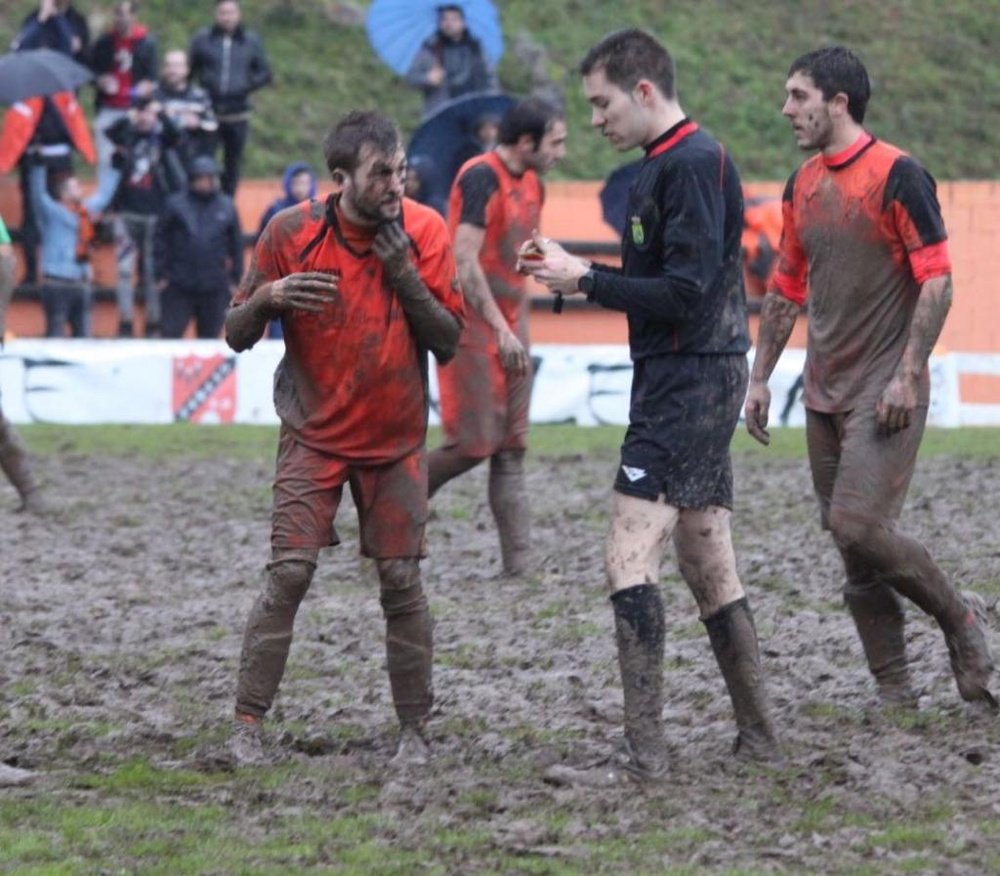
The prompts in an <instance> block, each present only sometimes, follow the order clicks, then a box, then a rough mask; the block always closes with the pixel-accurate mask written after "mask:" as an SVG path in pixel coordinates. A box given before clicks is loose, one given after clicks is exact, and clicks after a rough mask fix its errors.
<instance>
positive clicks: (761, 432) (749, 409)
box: [744, 292, 799, 444]
mask: <svg viewBox="0 0 1000 876" xmlns="http://www.w3.org/2000/svg"><path fill="white" fill-rule="evenodd" d="M798 315H799V305H798V304H796V303H795V302H794V301H790V300H789V299H787V298H785V297H784V296H783V295H779V294H778V293H777V292H768V293H767V295H765V296H764V303H763V305H762V306H761V311H760V327H759V329H758V333H757V350H756V352H755V354H754V358H753V368H752V369H751V370H750V386H749V388H748V389H747V400H746V408H745V410H744V414H745V416H746V422H747V431H748V432H749V433H750V434H751V435H753V437H754V438H756V439H757V440H758V441H759V442H760V443H761V444H768V443H770V441H771V435H770V433H769V432H768V431H767V414H768V409H769V408H770V407H771V390H769V389H768V388H767V380H768V378H769V377H770V376H771V372H772V371H774V366H775V365H777V364H778V357H779V356H780V355H781V351H782V350H784V349H785V344H787V343H788V339H789V337H791V334H792V329H793V328H794V327H795V320H796V318H797V317H798Z"/></svg>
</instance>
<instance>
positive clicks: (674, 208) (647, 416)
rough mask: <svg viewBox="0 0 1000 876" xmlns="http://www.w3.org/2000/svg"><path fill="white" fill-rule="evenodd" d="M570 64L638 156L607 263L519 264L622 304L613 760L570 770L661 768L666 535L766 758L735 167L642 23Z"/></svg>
mask: <svg viewBox="0 0 1000 876" xmlns="http://www.w3.org/2000/svg"><path fill="white" fill-rule="evenodd" d="M580 70H581V73H582V74H583V90H584V94H585V95H586V97H587V100H588V101H589V102H590V105H591V124H592V125H593V126H594V127H595V128H597V129H598V130H599V131H600V132H601V133H602V134H603V135H604V136H605V137H607V138H608V140H610V141H611V143H612V144H613V145H614V146H615V147H616V148H617V149H619V150H620V151H625V150H628V149H634V148H637V147H639V148H642V149H643V151H644V152H645V160H644V161H643V163H642V165H641V168H640V170H639V176H638V178H637V180H636V182H635V184H634V185H633V188H632V190H631V193H630V196H629V203H628V211H627V214H626V215H627V217H628V220H627V225H626V230H625V235H624V237H623V239H622V267H621V269H610V268H607V267H604V266H600V265H596V264H590V263H588V262H586V261H584V260H582V259H579V258H576V257H575V256H572V255H569V254H568V253H567V252H565V251H564V250H563V249H562V248H561V247H560V246H558V244H555V243H552V242H550V241H546V240H543V239H541V238H538V237H537V236H536V237H535V240H534V244H535V247H536V249H538V250H539V251H541V253H542V254H543V256H544V258H543V259H542V261H541V262H524V263H523V265H522V267H523V268H524V270H527V271H529V272H530V273H532V274H533V275H534V276H535V277H536V279H538V280H540V281H541V282H543V283H545V284H546V285H547V286H549V287H550V288H551V290H552V291H554V292H562V293H563V294H567V295H572V294H584V295H586V296H587V299H588V300H589V301H592V302H595V303H597V304H599V305H601V306H602V307H607V308H610V309H612V310H619V311H622V312H624V313H625V314H626V316H627V317H628V325H629V346H630V348H631V355H632V359H633V361H634V363H635V364H634V374H633V379H632V399H631V408H630V411H629V426H628V431H627V432H626V434H625V440H624V443H623V444H622V449H621V465H620V467H619V469H618V475H617V478H616V479H615V484H614V501H613V509H612V521H611V531H610V533H609V535H608V540H607V546H606V553H605V565H606V571H607V579H608V584H609V586H610V589H611V602H612V605H613V607H614V616H615V632H616V639H617V644H618V659H619V666H620V669H621V676H622V685H623V687H624V693H625V737H626V742H627V757H626V759H625V761H624V763H623V764H621V766H609V767H607V768H604V769H601V770H598V771H596V772H595V771H584V772H583V773H579V774H578V775H577V776H576V778H578V779H579V780H580V781H582V782H589V781H591V780H593V781H596V782H601V783H604V782H614V781H617V780H618V779H619V778H622V777H627V776H640V777H658V776H661V775H662V774H663V773H664V772H665V770H666V766H667V764H666V753H665V748H664V742H663V726H662V725H663V721H662V711H663V645H664V616H663V601H662V599H661V597H660V593H659V587H658V581H659V575H660V560H661V556H662V553H663V546H664V543H665V542H666V540H667V539H668V538H670V537H671V536H673V540H674V546H675V548H676V550H677V559H678V564H679V566H680V570H681V574H682V575H683V576H684V580H685V581H686V582H687V583H688V586H689V587H690V588H691V591H692V593H693V594H694V597H695V600H696V601H697V603H698V608H699V610H700V615H701V619H702V621H703V622H704V623H705V627H706V629H707V631H708V637H709V639H710V641H711V643H712V648H713V650H714V652H715V656H716V659H717V660H718V663H719V668H720V669H721V671H722V675H723V677H724V678H725V681H726V686H727V688H728V690H729V694H730V697H731V699H732V702H733V708H734V711H735V714H736V724H737V727H738V728H739V733H738V735H737V738H736V746H735V750H736V751H737V752H738V753H739V754H740V755H742V756H749V757H752V758H755V759H761V760H779V759H780V758H781V753H780V749H779V746H778V742H777V740H776V737H775V732H774V728H773V723H772V720H771V716H770V713H769V709H768V704H767V698H766V694H765V690H764V684H763V677H762V673H761V666H760V655H759V651H758V646H757V633H756V630H755V627H754V622H753V617H752V615H751V612H750V606H749V603H748V601H747V597H746V594H745V593H744V591H743V587H742V585H741V583H740V580H739V577H738V576H737V573H736V558H735V556H734V553H733V545H732V538H731V536H730V513H731V510H730V509H731V508H732V503H733V477H732V466H731V461H730V455H729V443H730V440H731V439H732V436H733V432H734V430H735V429H736V424H737V422H738V420H739V413H740V409H741V407H742V404H743V397H744V392H745V390H746V385H747V361H746V353H747V349H748V348H749V331H748V326H747V313H746V300H745V297H744V293H743V286H742V280H741V269H740V237H741V234H742V229H743V196H742V192H741V188H740V179H739V174H738V173H737V171H736V167H735V166H734V164H733V162H732V160H731V159H730V158H729V156H728V154H727V153H726V151H725V149H724V148H723V147H722V145H721V144H719V143H718V142H717V141H716V140H714V139H713V138H712V137H710V136H709V135H708V134H706V133H705V132H704V131H701V130H700V129H699V127H698V125H697V124H696V123H695V122H693V121H692V120H691V119H689V118H688V117H687V116H686V115H685V114H684V111H683V110H682V109H681V106H680V104H679V102H678V98H677V92H676V87H675V82H674V64H673V60H672V58H671V56H670V54H669V52H668V51H667V49H666V48H665V47H664V46H663V45H661V44H660V43H659V42H658V41H657V40H656V39H655V38H654V37H653V36H651V35H650V34H648V33H646V32H644V31H641V30H637V29H629V30H622V31H618V32H616V33H612V34H610V35H608V36H606V37H605V38H604V39H602V40H601V41H600V42H599V43H598V44H597V45H596V46H594V47H593V48H592V49H591V50H590V51H589V52H588V53H587V55H586V57H585V58H584V60H583V63H582V64H581V67H580Z"/></svg>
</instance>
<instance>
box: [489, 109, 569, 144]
mask: <svg viewBox="0 0 1000 876" xmlns="http://www.w3.org/2000/svg"><path fill="white" fill-rule="evenodd" d="M563 118H564V114H563V111H562V109H561V108H560V107H558V106H556V105H555V104H554V103H551V102H550V101H547V100H544V99H543V98H541V97H526V98H525V99H524V100H519V101H518V102H517V103H515V104H514V105H513V106H512V107H510V108H509V109H508V110H507V112H505V113H504V114H503V118H502V119H500V130H499V132H498V133H497V142H499V143H501V144H503V145H504V146H513V145H514V144H516V143H517V141H518V140H520V139H521V137H523V136H524V135H525V134H528V135H529V136H530V137H531V141H532V142H533V143H534V144H535V148H536V149H537V148H538V147H539V145H540V144H541V142H542V138H543V137H544V136H545V135H546V133H547V132H548V131H550V130H551V129H552V125H553V124H555V123H556V122H557V121H561V120H562V119H563Z"/></svg>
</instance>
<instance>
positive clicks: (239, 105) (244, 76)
mask: <svg viewBox="0 0 1000 876" xmlns="http://www.w3.org/2000/svg"><path fill="white" fill-rule="evenodd" d="M241 15H242V13H241V11H240V4H239V3H238V2H237V0H216V2H215V24H214V25H213V26H212V27H206V28H202V29H201V30H200V31H198V33H196V34H195V35H194V38H193V39H192V40H191V48H190V51H189V52H188V56H189V57H190V59H191V77H192V79H194V80H195V81H197V82H198V83H199V84H200V85H201V86H202V87H203V88H204V89H205V90H206V91H207V92H208V94H209V96H210V97H211V98H212V108H213V109H214V110H215V115H216V117H217V118H218V120H219V141H220V142H221V143H222V155H223V167H224V169H223V173H222V190H223V191H224V192H225V193H226V194H228V195H233V194H234V193H235V192H236V186H237V185H238V184H239V181H240V167H241V165H242V163H243V149H244V147H245V146H246V140H247V133H248V131H249V128H250V109H251V107H250V101H249V97H250V95H251V94H252V93H253V92H254V91H256V90H257V89H258V88H263V87H264V86H265V85H268V84H269V83H270V82H271V67H270V65H269V64H268V61H267V55H266V54H265V53H264V44H263V43H262V42H261V39H260V37H259V36H257V34H256V33H254V32H253V31H252V30H248V29H247V28H245V27H244V26H243V24H242V23H241Z"/></svg>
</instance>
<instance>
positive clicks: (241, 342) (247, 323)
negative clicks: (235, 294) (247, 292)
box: [226, 265, 270, 352]
mask: <svg viewBox="0 0 1000 876" xmlns="http://www.w3.org/2000/svg"><path fill="white" fill-rule="evenodd" d="M265 282H266V281H265V278H264V276H263V275H262V274H261V273H260V271H258V270H257V267H256V265H251V266H250V270H249V271H248V272H247V275H246V277H244V278H243V287H245V288H248V289H253V290H257V289H259V288H260V287H261V286H262V285H264V283H265ZM252 300H253V295H251V296H250V298H249V299H247V301H246V302H245V303H244V304H238V305H236V306H235V307H231V308H230V309H229V312H228V313H227V314H226V342H227V343H228V344H229V346H230V347H232V348H233V349H234V350H236V352H240V351H242V350H249V349H250V348H251V347H252V346H253V345H254V344H256V343H257V341H259V340H260V337H261V335H262V334H263V333H264V329H265V328H266V327H267V323H268V320H269V319H270V314H269V313H267V312H266V310H265V309H264V308H258V307H253V306H251V301H252Z"/></svg>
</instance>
